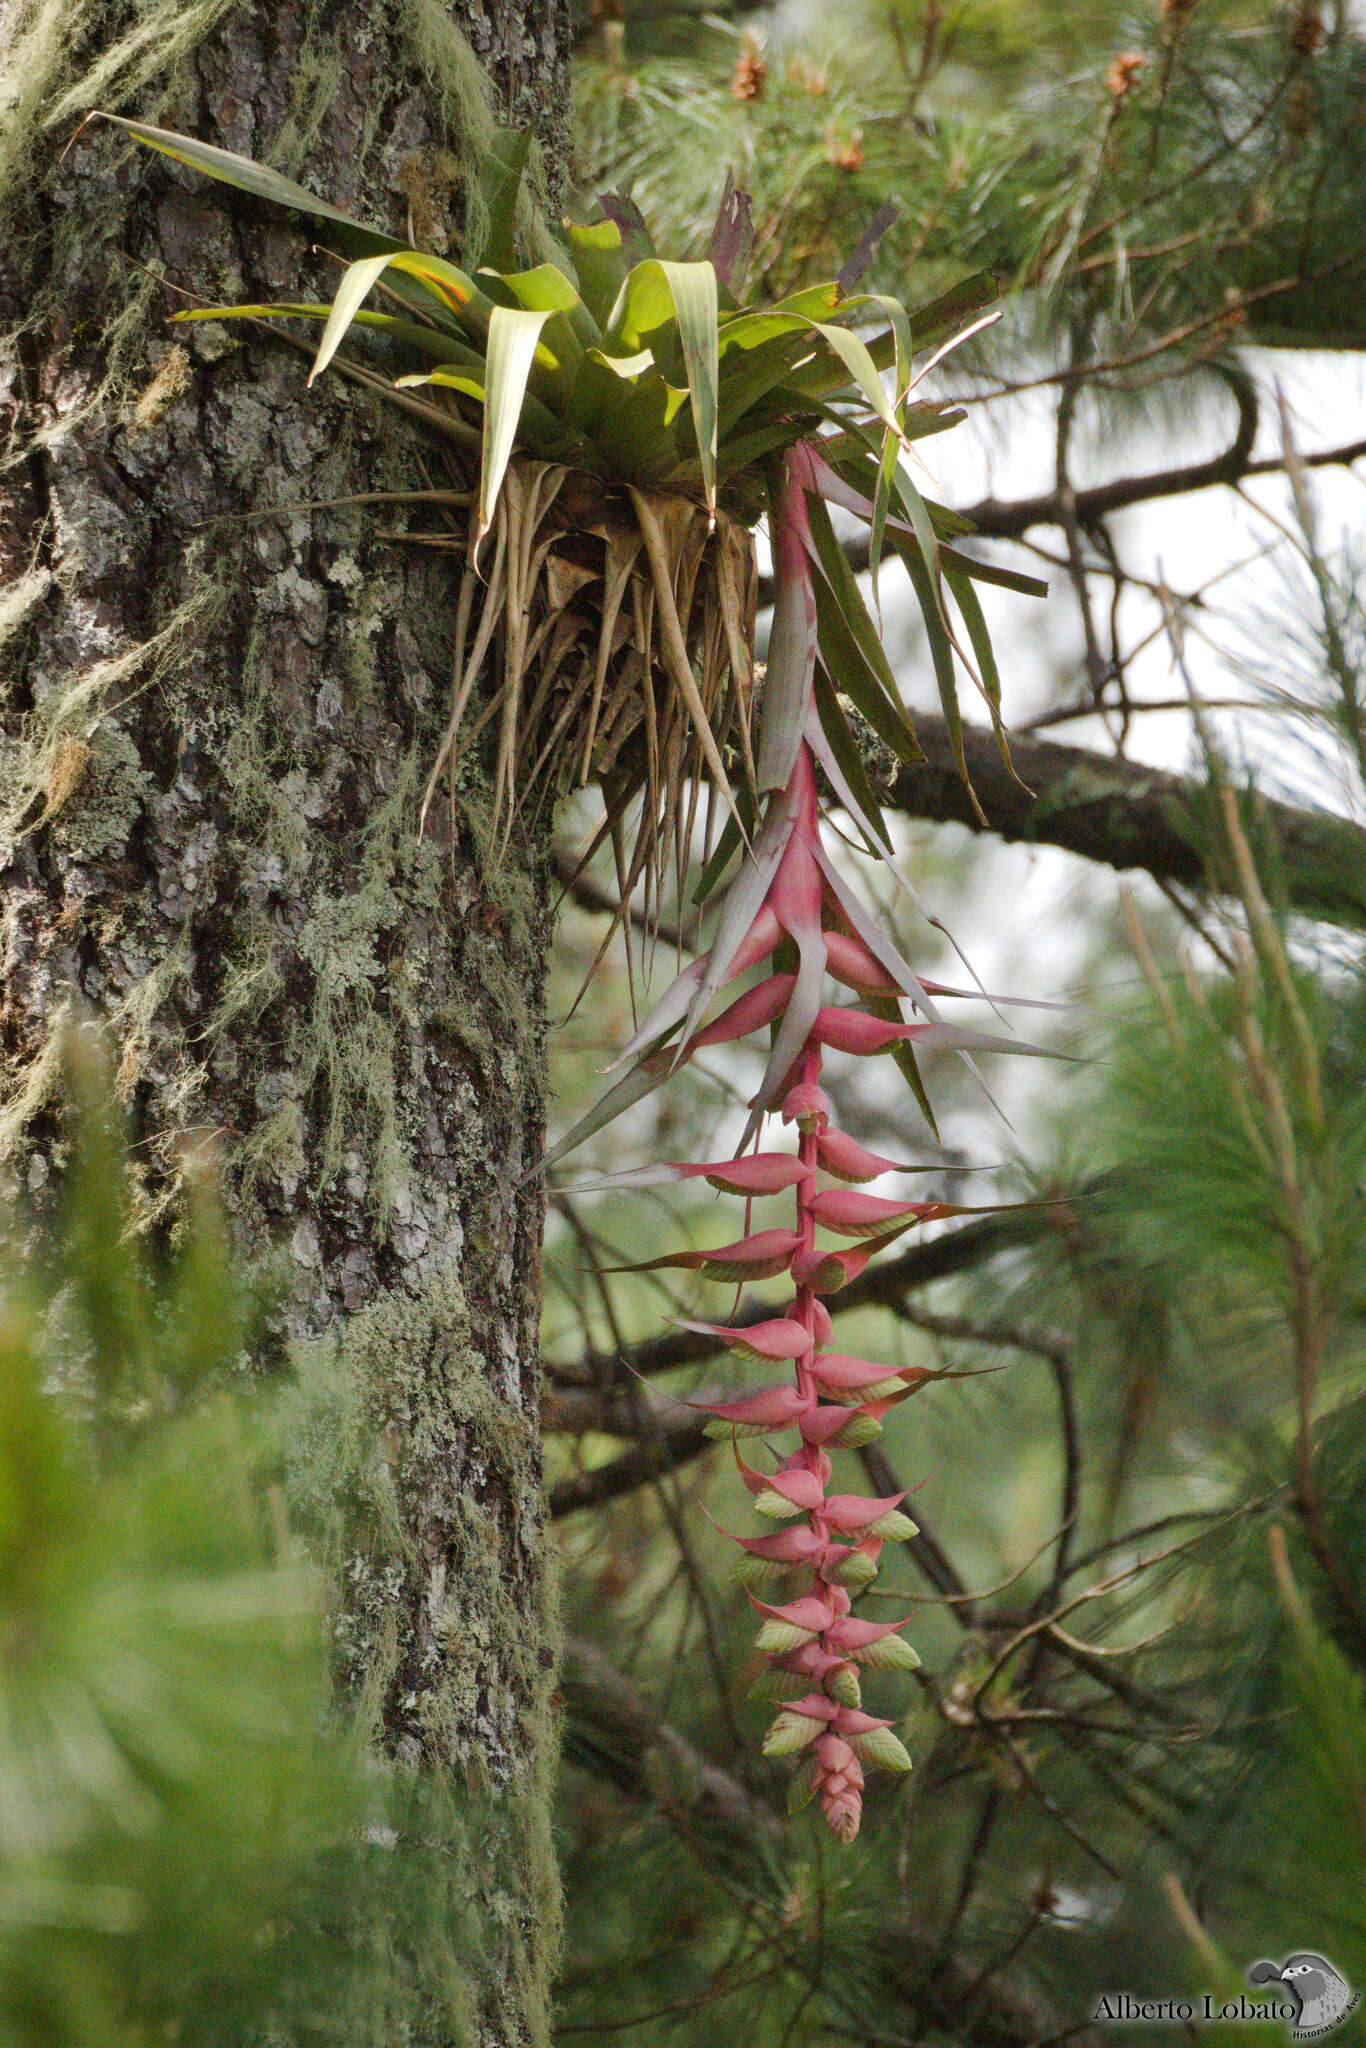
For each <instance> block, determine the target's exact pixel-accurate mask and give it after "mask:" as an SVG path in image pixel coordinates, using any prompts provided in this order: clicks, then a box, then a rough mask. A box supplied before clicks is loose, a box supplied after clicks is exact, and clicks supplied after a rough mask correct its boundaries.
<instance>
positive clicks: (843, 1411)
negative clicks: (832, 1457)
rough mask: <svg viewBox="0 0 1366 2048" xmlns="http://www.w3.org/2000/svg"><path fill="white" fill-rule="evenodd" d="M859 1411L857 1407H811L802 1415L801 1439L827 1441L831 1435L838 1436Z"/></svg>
mask: <svg viewBox="0 0 1366 2048" xmlns="http://www.w3.org/2000/svg"><path fill="white" fill-rule="evenodd" d="M859 1413H861V1410H859V1409H858V1408H813V1409H811V1410H810V1412H809V1413H808V1414H806V1415H803V1417H802V1422H801V1430H802V1441H803V1443H808V1444H823V1443H828V1442H829V1440H830V1438H831V1437H832V1436H838V1435H839V1433H840V1431H841V1430H842V1429H847V1428H848V1426H849V1424H850V1423H851V1422H852V1421H853V1419H854V1417H855V1416H856V1415H858V1414H859Z"/></svg>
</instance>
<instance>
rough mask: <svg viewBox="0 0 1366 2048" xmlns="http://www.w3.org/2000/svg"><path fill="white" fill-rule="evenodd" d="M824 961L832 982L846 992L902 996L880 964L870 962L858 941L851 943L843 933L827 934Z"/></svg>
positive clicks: (873, 961)
mask: <svg viewBox="0 0 1366 2048" xmlns="http://www.w3.org/2000/svg"><path fill="white" fill-rule="evenodd" d="M825 957H826V965H827V967H828V969H829V971H830V973H831V974H832V975H833V976H834V978H835V980H836V981H842V982H843V983H844V985H845V987H846V988H855V989H857V990H858V991H859V993H860V995H878V996H892V995H900V994H901V993H902V990H901V987H900V984H899V983H898V982H895V981H893V980H892V978H891V976H890V975H889V974H888V972H887V970H886V968H885V967H884V966H883V965H882V962H881V961H880V960H875V959H874V957H873V955H872V954H871V953H870V952H869V950H868V948H867V947H866V946H865V945H864V943H863V941H862V939H851V938H850V937H849V936H848V934H847V933H845V932H832V931H827V933H826V935H825Z"/></svg>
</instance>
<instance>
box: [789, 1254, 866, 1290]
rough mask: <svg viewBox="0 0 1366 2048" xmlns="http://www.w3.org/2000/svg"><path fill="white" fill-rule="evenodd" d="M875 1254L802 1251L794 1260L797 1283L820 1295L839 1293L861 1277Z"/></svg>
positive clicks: (795, 1280)
mask: <svg viewBox="0 0 1366 2048" xmlns="http://www.w3.org/2000/svg"><path fill="white" fill-rule="evenodd" d="M871 1257H872V1253H871V1252H818V1251H811V1252H798V1254H797V1256H796V1257H795V1258H794V1259H793V1261H792V1269H791V1270H792V1279H793V1283H794V1285H795V1286H797V1287H810V1288H811V1289H812V1290H813V1291H814V1292H815V1293H816V1294H838V1293H839V1290H840V1289H841V1287H847V1286H848V1284H849V1282H850V1281H851V1280H857V1278H858V1276H859V1274H860V1273H861V1272H862V1271H863V1269H864V1267H865V1266H866V1265H867V1263H868V1261H869V1259H870V1258H871Z"/></svg>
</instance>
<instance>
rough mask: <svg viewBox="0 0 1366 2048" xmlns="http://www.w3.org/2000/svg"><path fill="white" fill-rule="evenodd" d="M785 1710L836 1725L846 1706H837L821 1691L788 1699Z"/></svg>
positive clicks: (845, 1711) (888, 1723) (845, 1710)
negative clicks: (803, 1696)
mask: <svg viewBox="0 0 1366 2048" xmlns="http://www.w3.org/2000/svg"><path fill="white" fill-rule="evenodd" d="M787 1710H788V1712H789V1714H805V1715H806V1716H807V1717H808V1719H810V1720H812V1721H833V1722H834V1723H835V1725H836V1727H838V1725H839V1716H840V1715H841V1714H844V1713H847V1712H848V1709H847V1708H846V1707H841V1706H838V1705H837V1704H836V1703H835V1701H834V1700H832V1699H830V1698H829V1697H828V1696H827V1695H826V1694H825V1693H823V1692H809V1693H807V1695H806V1697H805V1698H804V1699H800V1700H789V1701H788V1703H787ZM885 1725H886V1726H888V1727H890V1726H891V1723H890V1722H887V1723H886V1724H885ZM856 1732H857V1733H861V1732H862V1731H861V1730H858V1731H856Z"/></svg>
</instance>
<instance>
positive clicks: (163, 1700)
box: [0, 1032, 477, 2048]
mask: <svg viewBox="0 0 1366 2048" xmlns="http://www.w3.org/2000/svg"><path fill="white" fill-rule="evenodd" d="M70 1072H71V1078H72V1081H73V1088H74V1101H75V1104H76V1108H75V1112H74V1115H73V1119H72V1131H71V1134H70V1141H69V1162H68V1177H67V1183H66V1189H65V1194H64V1199H63V1204H62V1210H61V1214H60V1215H59V1216H57V1217H55V1218H51V1217H50V1218H48V1219H47V1220H46V1221H45V1222H42V1223H40V1222H38V1221H35V1219H33V1218H27V1217H22V1216H19V1215H15V1216H12V1217H11V1218H10V1230H9V1236H8V1244H7V1248H6V1253H5V1258H4V1265H3V1272H0V2041H3V2042H4V2043H5V2048H116V2044H117V2048H123V2044H127V2048H143V2044H149V2048H150V2044H151V2043H154V2042H155V2043H168V2042H186V2043H190V2042H193V2043H195V2044H196V2048H210V2044H221V2048H246V2044H249V2043H251V2044H254V2043H261V2044H262V2048H264V2044H266V2043H267V2042H269V2043H271V2044H275V2043H282V2042H294V2041H299V2042H303V2041H318V2042H323V2041H326V2042H328V2043H335V2042H356V2043H360V2042H366V2043H376V2044H377V2043H379V2042H381V2041H391V2040H397V2039H401V2038H405V2030H407V2029H410V2028H411V2027H412V2026H413V2025H414V2023H415V2022H416V2021H417V2020H418V2019H419V2017H421V2018H422V2019H423V2020H424V2022H425V2021H429V2020H430V2019H431V2018H432V2016H433V2015H443V2016H444V2018H443V2019H442V2021H441V2024H442V2027H443V2032H442V2038H443V2039H449V2040H451V2041H461V2042H463V2041H467V2040H469V2041H472V2040H473V2038H474V2020H473V2011H474V2003H473V1992H472V1977H471V1970H472V1969H473V1968H474V1967H475V1965H476V1960H477V1937H476V1932H475V1930H474V1928H473V1926H472V1925H471V1923H470V1917H469V1914H468V1913H467V1911H466V1908H465V1904H464V1900H465V1896H466V1892H467V1884H466V1877H465V1873H466V1871H467V1869H468V1859H469V1857H470V1855H471V1854H474V1853H477V1851H476V1850H475V1849H474V1848H472V1846H471V1845H472V1841H473V1840H474V1836H473V1835H472V1833H471V1822H470V1820H469V1817H468V1815H466V1814H464V1813H462V1812H461V1810H460V1809H459V1807H458V1805H457V1802H456V1801H455V1800H454V1798H453V1796H452V1795H451V1794H450V1792H449V1791H448V1790H447V1789H446V1788H443V1787H441V1786H438V1785H435V1784H432V1783H429V1782H424V1781H421V1780H418V1779H416V1778H408V1779H400V1778H398V1777H397V1776H395V1775H394V1774H393V1773H391V1772H390V1771H389V1770H388V1769H387V1768H385V1767H383V1766H382V1765H381V1764H380V1763H379V1762H378V1761H377V1760H376V1759H373V1758H367V1757H364V1756H363V1755H361V1754H360V1753H359V1750H358V1746H357V1744H356V1742H355V1740H354V1739H353V1738H352V1736H351V1735H350V1733H349V1732H348V1728H347V1726H346V1724H345V1722H344V1720H343V1719H342V1718H341V1717H340V1716H339V1715H338V1713H337V1712H336V1710H335V1709H334V1707H333V1705H332V1703H331V1697H330V1686H329V1681H328V1663H329V1657H328V1639H327V1638H328V1612H327V1600H326V1597H325V1589H324V1588H323V1587H322V1586H321V1585H320V1583H319V1581H318V1579H317V1575H316V1574H315V1572H314V1571H313V1570H312V1568H311V1566H310V1564H309V1561H308V1559H307V1558H306V1557H305V1556H304V1554H303V1552H302V1550H301V1549H300V1546H299V1545H298V1543H297V1542H296V1540H295V1539H294V1537H293V1535H292V1534H291V1531H290V1526H289V1516H288V1510H287V1505H286V1500H285V1495H284V1491H283V1488H282V1479H281V1475H282V1472H283V1470H284V1467H285V1463H286V1462H287V1461H286V1457H285V1448H286V1447H285V1446H284V1445H282V1444H281V1443H280V1441H279V1440H278V1432H277V1430H276V1428H275V1425H274V1403H273V1397H272V1394H271V1392H270V1391H269V1390H268V1389H259V1388H258V1389H257V1390H255V1391H250V1390H249V1389H248V1387H247V1384H246V1380H245V1377H244V1375H245V1372H246V1365H247V1355H248V1346H249V1341H250V1338H251V1335H252V1329H253V1323H254V1322H255V1321H256V1320H258V1316H257V1314H256V1312H255V1311H257V1310H259V1304H255V1305H254V1304H253V1302H252V1300H251V1299H250V1297H249V1296H248V1295H247V1294H245V1293H244V1292H243V1290H242V1288H241V1286H240V1284H239V1282H238V1280H237V1278H236V1277H235V1276H234V1273H233V1271H232V1268H231V1265H230V1262H229V1260H228V1257H227V1253H226V1248H225V1240H224V1234H223V1228H222V1222H221V1218H220V1216H219V1213H218V1210H217V1207H216V1203H215V1198H214V1194H213V1189H212V1184H211V1182H212V1168H211V1162H210V1160H209V1159H208V1158H207V1157H204V1156H202V1155H201V1156H200V1157H199V1159H198V1160H197V1161H195V1160H192V1161H191V1162H190V1170H189V1173H188V1176H187V1178H188V1185H189V1186H190V1188H191V1190H192V1200H191V1213H190V1214H189V1215H188V1217H187V1218H186V1220H185V1222H184V1224H183V1226H182V1228H181V1230H180V1232H179V1233H178V1238H177V1241H176V1242H175V1243H174V1244H171V1245H166V1246H162V1247H159V1248H158V1247H155V1246H150V1245H148V1244H146V1243H143V1242H139V1241H136V1240H135V1239H133V1237H132V1235H131V1219H130V1211H129V1205H128V1202H127V1200H126V1187H127V1177H126V1172H125V1163H124V1154H123V1146H122V1132H121V1120H120V1117H119V1114H118V1112H117V1109H116V1106H115V1105H114V1103H113V1101H112V1098H111V1097H110V1096H109V1095H108V1094H107V1093H106V1092H105V1087H104V1082H103V1079H102V1077H101V1073H100V1069H99V1060H98V1054H97V1051H96V1049H95V1047H94V1045H93V1044H92V1043H91V1042H90V1041H89V1039H88V1037H87V1035H86V1034H85V1033H83V1032H78V1033H76V1034H75V1035H74V1036H73V1038H72V1040H71V1043H70Z"/></svg>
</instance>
